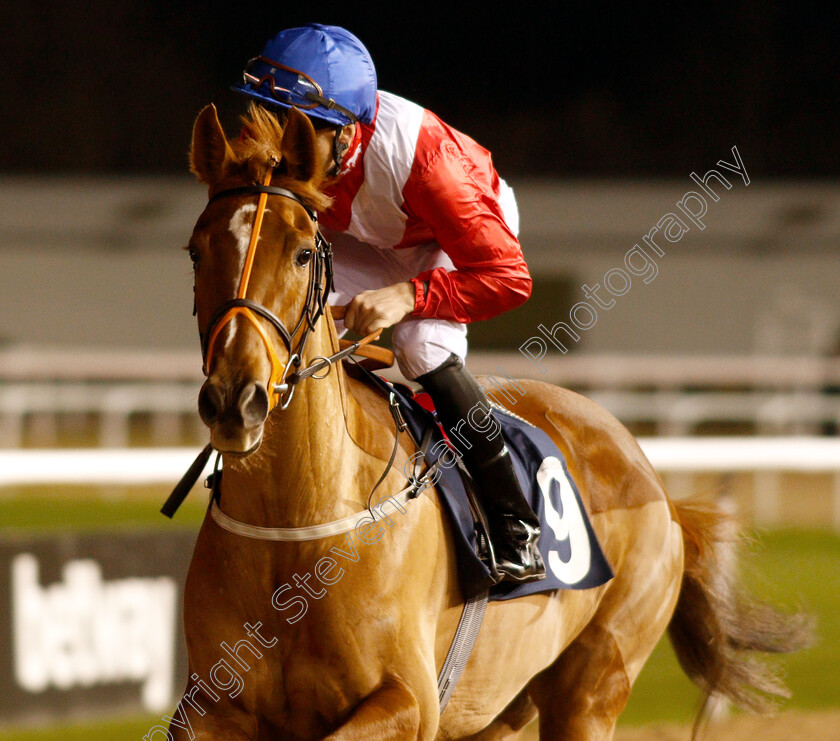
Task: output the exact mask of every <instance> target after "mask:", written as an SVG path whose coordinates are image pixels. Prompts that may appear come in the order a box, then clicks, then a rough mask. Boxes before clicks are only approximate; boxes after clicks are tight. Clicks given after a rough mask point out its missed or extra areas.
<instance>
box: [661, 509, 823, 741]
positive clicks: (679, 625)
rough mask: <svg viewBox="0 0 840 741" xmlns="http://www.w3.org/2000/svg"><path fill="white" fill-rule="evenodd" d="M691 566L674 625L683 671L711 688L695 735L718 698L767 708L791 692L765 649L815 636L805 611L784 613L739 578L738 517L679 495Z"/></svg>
mask: <svg viewBox="0 0 840 741" xmlns="http://www.w3.org/2000/svg"><path fill="white" fill-rule="evenodd" d="M674 506H675V508H676V510H677V515H678V518H679V522H680V525H681V527H682V531H683V543H684V545H685V548H684V550H685V567H684V571H683V578H682V589H681V591H680V596H679V600H678V602H677V607H676V610H675V612H674V616H673V618H672V619H671V623H670V625H669V626H668V632H669V634H670V637H671V643H672V644H673V646H674V650H675V652H676V654H677V659H678V660H679V662H680V666H682V668H683V671H685V673H686V674H687V675H688V676H689V678H690V679H691V680H692V681H693V682H694V683H695V684H697V685H698V686H699V687H700V688H701V689H702V690H703V693H704V697H703V707H702V709H701V711H700V714H699V715H698V717H697V722H696V723H695V726H694V735H696V733H697V731H698V730H699V729H700V727H701V725H702V724H703V722H704V721H705V720H706V719H707V717H708V715H709V711H710V710H711V707H712V704H711V703H712V701H713V700H714V699H716V698H720V697H726V698H728V699H729V700H731V701H732V702H733V703H735V704H736V705H738V706H740V707H742V708H744V709H746V710H751V711H753V712H767V711H768V710H771V709H772V708H773V707H774V706H775V701H777V700H778V699H780V698H786V697H789V696H790V692H789V690H788V689H787V687H786V686H785V684H784V683H783V682H782V680H781V678H780V675H779V672H778V670H777V668H775V667H773V666H772V665H770V664H768V663H767V662H766V661H765V659H764V657H761V656H760V655H758V654H761V653H765V654H766V653H774V654H775V653H787V652H790V651H795V650H797V649H799V648H803V647H804V646H806V645H808V644H809V643H810V641H811V635H812V623H811V619H810V617H808V616H807V615H805V614H802V613H795V614H784V613H781V612H779V611H778V610H776V609H774V608H773V607H771V606H769V605H766V604H763V603H760V602H758V601H756V600H755V599H753V598H752V597H750V596H749V595H748V594H747V593H746V592H745V591H744V590H743V588H742V587H741V586H740V585H739V584H738V580H737V578H736V574H735V568H734V566H735V563H734V562H735V551H736V546H737V543H738V540H739V533H738V529H737V527H736V526H735V523H734V520H733V519H732V518H731V517H729V516H728V515H726V514H724V513H723V512H722V511H721V510H720V509H718V508H717V507H715V506H713V505H704V504H699V503H696V502H675V503H674Z"/></svg>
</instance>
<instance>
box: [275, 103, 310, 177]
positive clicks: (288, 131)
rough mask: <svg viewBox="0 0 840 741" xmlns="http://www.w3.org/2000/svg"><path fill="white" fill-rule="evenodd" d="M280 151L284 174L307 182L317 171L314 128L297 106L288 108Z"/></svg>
mask: <svg viewBox="0 0 840 741" xmlns="http://www.w3.org/2000/svg"><path fill="white" fill-rule="evenodd" d="M280 153H281V155H282V156H283V158H282V160H281V161H282V162H283V163H284V165H285V171H286V174H287V175H288V176H289V177H291V178H293V179H295V180H302V181H303V182H306V183H308V182H309V181H310V180H312V179H313V178H314V177H315V175H316V174H317V173H318V157H317V152H316V149H315V128H314V127H313V126H312V122H311V121H310V120H309V118H307V116H305V115H304V114H303V113H301V112H300V111H299V110H298V109H297V108H292V109H290V110H289V117H288V119H287V120H286V128H285V129H284V131H283V139H282V141H281V142H280Z"/></svg>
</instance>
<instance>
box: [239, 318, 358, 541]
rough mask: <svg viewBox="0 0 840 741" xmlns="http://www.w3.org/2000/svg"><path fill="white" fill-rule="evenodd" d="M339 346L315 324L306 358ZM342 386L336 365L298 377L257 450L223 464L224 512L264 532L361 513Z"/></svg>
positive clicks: (322, 325)
mask: <svg viewBox="0 0 840 741" xmlns="http://www.w3.org/2000/svg"><path fill="white" fill-rule="evenodd" d="M310 348H311V350H310ZM336 349H337V341H336V338H335V334H334V331H333V330H332V329H331V328H330V327H329V326H328V323H327V322H326V321H321V322H319V326H318V328H317V329H316V331H315V332H313V334H312V335H311V337H310V339H309V342H308V343H307V355H308V356H309V357H310V358H314V357H317V356H322V357H327V356H329V355H331V354H332V353H334V352H336ZM345 381H346V379H345V378H344V376H343V371H342V370H341V368H340V367H334V368H333V369H332V370H331V372H330V374H329V375H328V376H327V377H326V378H323V379H314V378H309V379H305V380H303V381H302V382H301V383H300V384H299V385H298V386H297V387H296V389H295V392H294V393H295V395H294V398H293V399H292V402H291V404H290V405H289V407H288V408H287V409H285V410H280V409H275V410H274V411H273V412H272V413H271V414H270V415H269V418H268V420H267V421H266V426H265V434H264V437H263V441H262V444H261V446H260V449H259V450H258V451H257V452H256V453H254V454H253V455H251V456H250V457H248V458H246V459H244V460H242V461H237V460H236V459H232V460H225V476H224V485H223V490H222V492H223V496H224V495H225V494H226V493H227V492H231V495H230V496H225V497H224V510H225V512H226V513H227V514H229V515H230V516H231V517H234V518H236V519H242V520H243V521H245V522H249V523H251V524H254V525H261V526H265V527H299V526H305V525H314V524H320V523H322V522H327V521H329V520H332V519H338V518H340V517H344V516H346V515H348V514H350V513H352V512H355V511H358V510H359V507H360V505H362V502H361V497H360V496H359V495H358V492H357V485H356V481H355V479H356V476H357V473H358V468H359V465H360V456H359V453H360V451H359V450H358V448H357V447H356V445H354V444H353V442H352V440H351V439H350V436H349V434H348V432H347V430H348V425H347V420H346V417H347V415H348V414H352V413H353V409H352V406H351V407H350V408H348V403H347V394H346V384H345Z"/></svg>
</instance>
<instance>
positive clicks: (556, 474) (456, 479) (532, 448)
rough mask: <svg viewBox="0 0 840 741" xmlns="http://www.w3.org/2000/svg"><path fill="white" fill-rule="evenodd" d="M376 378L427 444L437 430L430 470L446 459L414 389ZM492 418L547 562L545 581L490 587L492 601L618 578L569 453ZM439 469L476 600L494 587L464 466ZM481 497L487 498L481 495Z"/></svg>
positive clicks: (521, 424)
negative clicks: (463, 475) (538, 526)
mask: <svg viewBox="0 0 840 741" xmlns="http://www.w3.org/2000/svg"><path fill="white" fill-rule="evenodd" d="M369 375H370V377H371V378H372V379H373V380H375V382H376V383H377V385H379V386H380V388H381V389H382V390H383V391H385V392H386V394H388V393H393V394H394V395H395V397H396V398H397V401H398V402H399V405H400V408H401V411H402V413H403V417H404V418H405V421H406V423H407V424H408V427H409V430H410V431H411V434H412V436H413V437H414V439H415V440H418V441H419V440H422V439H423V436H424V433H425V432H426V431H427V429H428V428H429V427H431V428H432V442H431V443H430V444H429V446H428V448H429V449H428V451H427V453H426V456H425V460H426V462H427V463H428V464H429V465H432V464H433V463H435V462H436V461H437V459H438V457H440V455H444V454H445V448H444V447H443V446H444V445H445V443H442V441H443V440H444V435H443V433H442V431H441V429H440V427H439V426H438V424H437V422H436V420H435V417H434V416H433V413H432V412H430V411H428V410H427V409H425V408H424V407H423V406H422V405H421V404H420V403H419V402H418V401H417V400H416V399H415V398H414V397H413V396H412V395H411V391H410V390H409V389H407V388H405V387H403V386H399V385H392V384H390V383H388V382H386V381H384V380H382V379H381V378H379V377H378V376H374V375H373V374H369ZM493 414H494V416H495V418H496V419H497V420H498V422H499V424H500V425H501V428H502V435H503V437H504V439H505V441H506V442H507V445H508V447H509V449H510V453H511V457H512V458H513V465H514V468H515V470H516V474H517V476H518V478H519V483H520V485H521V487H522V491H523V492H525V494H526V496H527V498H528V501H529V503H530V505H531V508H532V509H533V510H534V512H536V514H537V515H538V516H539V518H540V523H541V530H540V532H541V534H540V540H539V550H540V553H541V554H542V557H543V561H544V562H545V565H546V578H545V579H542V580H540V581H536V582H527V583H525V584H515V583H511V582H502V583H500V584H497V585H495V586H493V587H492V588H491V589H490V599H491V600H506V599H514V598H515V597H524V596H525V595H528V594H536V593H538V592H547V591H552V590H555V589H589V588H590V587H597V586H600V585H601V584H604V583H605V582H607V581H609V580H610V579H612V577H613V572H612V569H611V568H610V565H609V563H608V562H607V559H606V557H605V556H604V553H603V551H602V550H601V546H600V545H599V544H598V539H597V538H596V537H595V532H594V531H593V529H592V525H591V523H590V522H589V517H588V516H587V514H586V510H585V509H584V507H583V503H582V502H581V498H580V494H579V493H578V490H577V486H575V483H574V481H572V478H571V476H570V475H569V471H568V468H567V467H566V461H565V459H564V457H563V454H562V453H561V452H560V450H559V449H558V448H557V446H556V445H555V444H554V442H553V441H552V440H551V438H550V437H549V436H548V435H547V434H546V433H545V432H543V431H542V430H540V429H539V428H537V427H534V426H533V425H531V424H529V423H527V422H525V421H524V420H521V419H519V418H518V417H515V416H514V415H512V414H510V413H508V412H506V411H504V410H501V409H499V408H498V407H495V406H494V407H493ZM438 443H441V444H438ZM435 451H437V452H438V453H439V454H440V455H437V454H436V452H435ZM451 458H452V456H451V454H450V455H449V459H451ZM439 472H440V474H439V476H437V478H436V482H435V486H436V487H437V490H438V492H439V493H440V495H441V499H442V500H443V501H444V503H445V506H446V509H447V510H448V512H449V515H450V519H451V522H452V524H453V528H452V530H453V536H454V538H455V541H456V547H457V550H458V553H457V556H458V572H459V578H460V581H461V588H462V589H463V591H464V594H465V596H466V597H467V598H469V597H472V596H473V595H475V594H478V593H480V592H483V591H486V590H487V588H488V585H489V584H490V583H491V582H492V580H491V578H490V571H489V569H488V568H487V566H485V564H484V563H483V562H482V561H481V559H480V558H479V557H478V556H477V555H476V546H477V543H476V533H475V523H474V522H473V516H472V513H471V511H470V506H469V501H468V499H467V493H466V489H465V488H464V482H463V480H462V479H461V475H460V473H459V472H458V469H457V467H456V466H453V465H451V463H450V465H449V467H443V466H441V468H440V469H439ZM478 496H479V501H480V498H481V493H480V492H479V493H478Z"/></svg>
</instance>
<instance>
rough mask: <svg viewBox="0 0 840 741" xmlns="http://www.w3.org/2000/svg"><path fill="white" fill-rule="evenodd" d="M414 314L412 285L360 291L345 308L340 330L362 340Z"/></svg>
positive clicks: (396, 285) (402, 284) (397, 284)
mask: <svg viewBox="0 0 840 741" xmlns="http://www.w3.org/2000/svg"><path fill="white" fill-rule="evenodd" d="M412 311H414V284H413V283H411V282H410V281H407V282H405V283H395V284H394V285H393V286H387V287H386V288H379V289H377V290H375V291H362V292H361V293H360V294H359V295H358V296H356V297H355V298H354V299H353V300H352V301H351V302H350V303H349V304H347V313H346V314H345V315H344V326H345V327H347V328H348V329H352V330H353V331H354V332H356V333H357V334H360V335H362V336H365V335H369V334H371V333H372V332H375V331H376V330H377V329H387V328H388V327H390V326H393V325H394V324H396V323H397V322H399V321H401V320H403V319H405V317H406V316H408V315H409V314H410V313H411V312H412Z"/></svg>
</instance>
